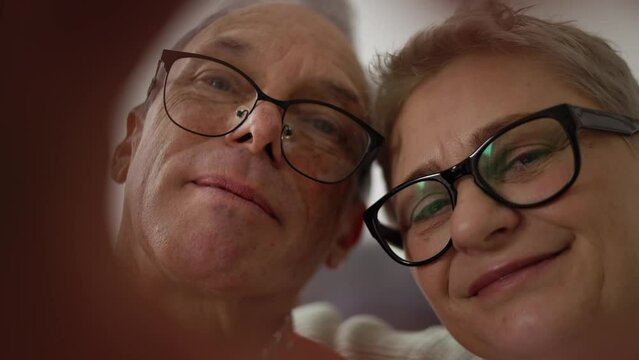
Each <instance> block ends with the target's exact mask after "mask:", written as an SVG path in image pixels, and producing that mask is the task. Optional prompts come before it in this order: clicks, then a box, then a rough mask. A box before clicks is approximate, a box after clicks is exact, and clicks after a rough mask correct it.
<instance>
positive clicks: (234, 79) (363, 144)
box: [164, 57, 370, 182]
mask: <svg viewBox="0 0 639 360" xmlns="http://www.w3.org/2000/svg"><path fill="white" fill-rule="evenodd" d="M164 96H165V105H166V110H167V113H168V115H169V117H170V118H171V120H172V121H173V122H174V123H176V124H177V125H178V126H180V127H182V128H184V129H186V130H188V131H191V132H194V133H197V134H199V135H204V136H220V135H225V134H227V133H230V132H231V131H233V130H235V128H237V127H238V126H239V125H240V124H241V123H242V121H244V120H245V119H246V117H247V116H248V115H249V114H250V113H251V111H253V108H254V106H255V104H256V102H257V101H258V92H257V90H256V88H255V86H254V85H253V84H252V83H251V82H250V81H249V80H248V79H247V78H246V77H244V76H243V75H242V74H241V73H239V72H238V71H236V70H234V69H232V68H230V67H228V66H226V65H224V64H222V63H218V62H215V61H211V60H207V59H200V58H192V57H187V58H180V59H178V60H176V61H175V62H174V63H173V65H172V66H171V68H170V71H169V73H168V74H167V81H166V85H165V95H164ZM282 121H283V131H282V152H283V154H284V157H285V158H286V160H287V161H288V163H289V164H290V165H291V166H292V167H293V168H294V169H296V170H297V171H299V172H301V173H302V174H304V175H306V176H308V177H311V178H313V179H316V180H319V181H323V182H337V181H340V180H342V179H344V178H345V177H347V176H348V175H350V174H351V173H352V172H353V171H354V169H355V168H356V167H357V166H358V165H359V163H360V162H361V161H362V159H363V157H364V156H365V154H366V151H367V150H368V145H369V141H370V140H369V136H368V133H367V132H366V130H364V129H363V128H362V127H361V126H360V125H359V124H358V123H356V122H355V121H353V120H352V119H351V118H349V117H348V116H347V115H345V114H343V113H342V112H340V111H338V110H335V109H333V108H331V107H329V106H326V105H322V104H316V103H313V102H290V103H289V104H288V106H287V108H286V109H285V110H284V115H283V120H282Z"/></svg>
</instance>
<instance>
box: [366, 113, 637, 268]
mask: <svg viewBox="0 0 639 360" xmlns="http://www.w3.org/2000/svg"><path fill="white" fill-rule="evenodd" d="M580 129H594V130H600V131H607V132H613V133H617V134H621V135H626V136H630V135H632V134H635V133H637V132H639V122H636V121H633V120H632V119H630V118H627V117H625V116H621V115H617V114H611V113H607V112H603V111H597V110H591V109H585V108H581V107H577V106H573V105H567V104H562V105H558V106H554V107H551V108H548V109H545V110H542V111H540V112H537V113H535V114H532V115H529V116H526V117H525V118H523V119H520V120H517V121H515V122H513V123H510V124H509V125H507V126H506V127H504V128H502V129H501V130H499V131H498V132H497V133H496V134H494V135H493V136H491V137H490V138H489V139H488V140H486V141H485V142H484V143H483V144H482V145H481V146H480V147H479V148H478V149H477V150H475V151H474V152H473V153H472V154H471V155H470V156H469V157H468V158H467V159H465V160H464V161H462V162H460V163H459V164H457V165H455V166H453V167H451V168H450V169H447V170H444V171H442V172H439V173H435V174H430V175H426V176H421V177H419V178H416V179H412V180H409V181H406V182H404V183H403V184H401V185H399V186H397V187H396V188H394V189H393V190H391V191H390V192H389V193H388V194H386V195H385V196H383V197H382V198H381V199H379V200H378V201H377V202H375V204H373V205H372V206H371V207H369V208H368V209H367V210H366V212H365V213H364V220H365V222H366V226H367V227H368V229H369V231H370V232H371V234H372V235H373V237H375V239H377V241H378V242H379V243H380V245H381V246H382V248H384V250H385V251H386V252H387V253H388V254H389V255H390V257H391V258H393V260H395V261H397V262H399V263H400V264H403V265H407V266H418V265H424V264H428V263H430V262H433V261H435V260H437V259H438V258H439V257H440V256H442V255H443V254H444V253H445V252H446V251H447V250H448V249H449V248H450V247H451V246H452V241H453V239H451V229H450V218H451V215H452V214H453V211H454V208H455V204H456V201H457V190H456V189H455V186H454V184H455V182H456V181H457V180H459V179H460V178H461V177H463V176H466V175H470V176H472V177H473V179H474V181H475V183H476V184H477V186H478V187H479V188H480V189H482V190H483V192H484V193H486V194H487V195H488V196H490V197H491V198H493V199H494V200H496V201H497V202H499V203H501V204H503V205H505V206H508V207H512V208H531V207H535V206H541V205H543V204H546V203H548V202H550V201H553V200H554V199H556V198H557V197H559V196H560V195H561V194H563V193H564V192H565V191H566V190H568V188H569V187H570V186H571V185H572V184H573V183H574V182H575V180H576V179H577V175H578V174H579V168H580V161H581V160H580V153H579V143H578V141H577V131H578V130H580Z"/></svg>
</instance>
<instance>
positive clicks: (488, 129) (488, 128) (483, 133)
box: [399, 113, 531, 184]
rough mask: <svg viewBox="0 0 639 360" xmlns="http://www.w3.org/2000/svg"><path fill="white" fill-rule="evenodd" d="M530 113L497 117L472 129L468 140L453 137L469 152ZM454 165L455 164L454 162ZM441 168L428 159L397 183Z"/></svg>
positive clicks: (435, 162) (436, 171)
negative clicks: (469, 148)
mask: <svg viewBox="0 0 639 360" xmlns="http://www.w3.org/2000/svg"><path fill="white" fill-rule="evenodd" d="M530 114H531V113H515V114H509V115H506V116H502V117H500V118H497V119H496V120H495V121H493V122H491V123H490V124H487V125H485V126H482V127H480V128H478V129H476V130H475V131H473V132H472V133H471V134H470V135H469V140H468V141H464V140H462V139H459V138H457V139H455V140H456V142H457V144H458V145H459V146H460V147H462V148H466V147H471V148H472V149H473V150H472V151H471V153H472V152H473V151H475V150H476V149H477V148H478V147H479V146H480V145H481V144H483V143H484V142H485V141H486V140H488V138H490V137H491V136H492V135H494V134H495V133H496V132H497V131H499V130H500V129H502V128H503V127H504V126H506V125H508V124H510V123H512V122H513V121H516V120H519V119H522V118H524V117H526V116H528V115H530ZM465 159H466V158H464V160H465ZM454 165H456V164H454ZM454 165H453V166H454ZM442 170H444V169H442V166H441V164H440V162H439V161H437V160H435V159H431V160H429V161H426V162H425V163H424V164H422V165H421V166H419V167H418V168H417V169H415V170H413V171H411V173H410V174H409V175H408V176H406V177H405V178H404V180H403V181H402V182H400V183H399V184H403V183H405V182H407V181H409V180H412V179H416V178H418V177H422V176H427V175H432V174H435V173H438V172H441V171H442Z"/></svg>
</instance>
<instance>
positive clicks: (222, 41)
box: [205, 35, 255, 56]
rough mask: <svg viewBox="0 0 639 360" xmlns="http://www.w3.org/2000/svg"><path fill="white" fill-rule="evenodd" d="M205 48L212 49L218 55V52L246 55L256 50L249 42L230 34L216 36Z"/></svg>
mask: <svg viewBox="0 0 639 360" xmlns="http://www.w3.org/2000/svg"><path fill="white" fill-rule="evenodd" d="M205 49H206V50H210V51H212V52H213V54H215V55H216V56H217V54H218V53H223V54H228V55H234V56H244V55H247V54H248V53H251V52H254V51H255V48H254V47H253V45H251V44H250V43H249V42H246V41H243V40H240V39H238V38H236V37H232V36H228V35H221V36H218V37H216V38H215V39H214V40H213V41H211V42H210V43H208V44H207V45H205Z"/></svg>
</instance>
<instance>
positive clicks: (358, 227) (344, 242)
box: [326, 200, 365, 269]
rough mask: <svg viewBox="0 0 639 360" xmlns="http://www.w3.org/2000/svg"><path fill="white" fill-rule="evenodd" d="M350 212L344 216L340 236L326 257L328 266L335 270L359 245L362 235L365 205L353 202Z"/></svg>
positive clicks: (357, 201) (358, 201)
mask: <svg viewBox="0 0 639 360" xmlns="http://www.w3.org/2000/svg"><path fill="white" fill-rule="evenodd" d="M352 201H353V203H352V204H351V205H350V206H349V211H348V212H347V213H345V214H344V216H345V218H344V219H343V222H342V226H341V227H340V230H341V231H340V235H339V237H338V238H337V240H336V241H335V243H334V244H333V246H332V247H331V249H330V251H329V253H328V256H327V257H326V266H328V267H329V268H331V269H335V268H337V267H338V266H339V264H341V263H342V261H343V260H344V259H345V258H346V255H348V253H349V252H350V251H351V250H352V249H353V246H355V244H357V242H358V241H359V239H360V235H361V233H362V226H363V225H364V220H363V217H362V214H363V213H364V209H365V207H364V204H363V203H362V202H361V201H360V200H352Z"/></svg>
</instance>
